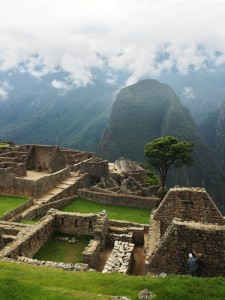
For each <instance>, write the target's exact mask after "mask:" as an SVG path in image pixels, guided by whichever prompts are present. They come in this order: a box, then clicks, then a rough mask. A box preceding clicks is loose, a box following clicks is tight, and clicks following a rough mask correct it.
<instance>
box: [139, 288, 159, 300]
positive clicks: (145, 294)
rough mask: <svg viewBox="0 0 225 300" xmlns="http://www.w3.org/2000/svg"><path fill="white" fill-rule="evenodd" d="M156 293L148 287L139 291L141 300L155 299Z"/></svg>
mask: <svg viewBox="0 0 225 300" xmlns="http://www.w3.org/2000/svg"><path fill="white" fill-rule="evenodd" d="M155 296H156V295H155V294H153V293H152V292H150V291H149V290H148V289H145V290H143V291H140V292H139V293H138V299H140V300H149V299H153V298H154V297H155Z"/></svg>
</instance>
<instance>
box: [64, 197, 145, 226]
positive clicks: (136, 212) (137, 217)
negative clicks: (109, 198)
mask: <svg viewBox="0 0 225 300" xmlns="http://www.w3.org/2000/svg"><path fill="white" fill-rule="evenodd" d="M103 209H105V210H106V211H107V212H108V214H109V218H110V219H116V220H125V221H129V222H136V223H142V224H148V223H149V218H150V213H151V211H150V210H147V209H142V208H134V207H120V206H113V205H107V204H100V203H95V202H91V201H88V200H85V199H82V198H77V199H75V200H74V201H72V202H71V203H69V204H67V205H65V206H64V207H63V208H62V209H61V210H62V211H69V212H81V213H99V212H100V211H102V210H103Z"/></svg>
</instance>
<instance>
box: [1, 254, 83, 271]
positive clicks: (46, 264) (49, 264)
mask: <svg viewBox="0 0 225 300" xmlns="http://www.w3.org/2000/svg"><path fill="white" fill-rule="evenodd" d="M4 260H6V261H14V262H17V263H18V262H19V263H20V262H21V263H26V264H31V265H35V266H42V267H50V268H57V269H63V270H66V271H82V272H84V271H87V270H88V265H87V264H83V263H77V264H75V265H73V264H70V263H64V262H56V261H45V260H38V259H32V258H29V257H25V256H19V257H18V258H17V260H12V259H7V258H5V259H4Z"/></svg>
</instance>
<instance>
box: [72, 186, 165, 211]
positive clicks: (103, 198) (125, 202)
mask: <svg viewBox="0 0 225 300" xmlns="http://www.w3.org/2000/svg"><path fill="white" fill-rule="evenodd" d="M78 196H80V197H82V198H84V199H87V200H90V201H93V202H98V203H103V204H111V205H115V206H129V207H139V208H145V209H149V210H151V209H155V208H156V206H157V205H158V203H159V199H158V198H156V197H140V196H133V195H125V194H105V193H100V192H93V191H89V190H87V189H80V190H78Z"/></svg>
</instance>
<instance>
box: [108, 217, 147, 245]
mask: <svg viewBox="0 0 225 300" xmlns="http://www.w3.org/2000/svg"><path fill="white" fill-rule="evenodd" d="M147 229H148V226H146V227H144V226H141V225H140V224H136V223H131V222H120V221H115V220H110V221H109V232H110V233H111V235H109V236H107V242H108V243H109V244H112V242H113V241H114V240H116V238H118V239H119V240H120V241H126V242H132V243H133V244H135V245H137V246H144V233H145V231H146V230H147ZM116 235H118V236H116Z"/></svg>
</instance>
